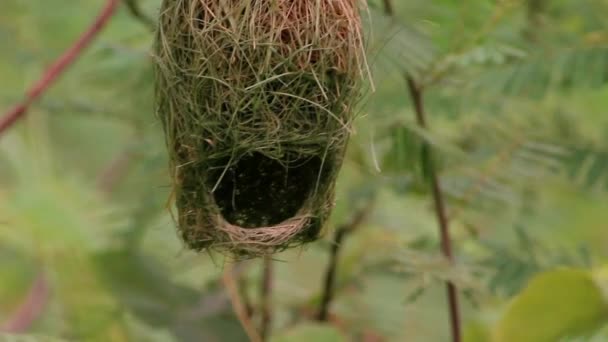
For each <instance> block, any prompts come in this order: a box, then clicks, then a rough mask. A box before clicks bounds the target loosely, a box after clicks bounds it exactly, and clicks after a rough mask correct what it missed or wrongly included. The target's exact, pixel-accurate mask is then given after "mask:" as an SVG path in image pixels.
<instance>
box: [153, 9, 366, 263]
mask: <svg viewBox="0 0 608 342" xmlns="http://www.w3.org/2000/svg"><path fill="white" fill-rule="evenodd" d="M358 1H359V0H249V1H246V0H164V1H163V3H162V6H161V10H160V22H159V28H158V32H157V36H156V42H155V65H156V110H157V114H158V116H159V117H160V119H161V122H162V125H163V128H164V132H165V137H166V141H167V148H168V151H169V156H170V170H171V175H172V178H173V187H174V191H175V198H176V209H177V210H176V215H175V219H176V221H177V225H178V228H179V232H180V235H181V237H182V238H183V240H184V241H185V243H186V244H187V246H188V247H189V248H192V249H194V250H203V249H206V248H214V249H219V250H221V251H227V252H231V253H232V254H235V255H238V256H257V255H261V254H268V253H273V252H276V251H278V250H282V249H285V248H287V247H290V246H294V245H298V244H301V243H304V242H308V241H311V240H314V239H315V238H317V236H318V235H319V233H320V231H321V229H322V227H323V226H324V224H325V222H326V221H327V219H328V217H329V215H330V212H331V209H332V207H333V202H334V186H335V181H336V176H337V174H338V172H339V170H340V168H341V165H342V161H343V156H344V152H345V149H346V145H347V141H348V138H349V135H350V133H351V125H352V122H353V119H354V117H355V114H354V113H355V110H354V107H355V104H356V102H357V101H358V100H359V94H360V85H361V80H362V78H363V76H364V75H365V74H366V71H365V70H366V64H365V59H364V58H365V57H364V51H363V39H362V36H361V21H360V17H359V3H358Z"/></svg>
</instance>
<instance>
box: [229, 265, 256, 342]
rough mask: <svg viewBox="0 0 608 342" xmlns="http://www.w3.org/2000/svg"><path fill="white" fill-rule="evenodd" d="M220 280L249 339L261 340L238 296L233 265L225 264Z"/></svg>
mask: <svg viewBox="0 0 608 342" xmlns="http://www.w3.org/2000/svg"><path fill="white" fill-rule="evenodd" d="M222 280H223V283H224V287H225V288H226V291H228V296H229V297H230V302H231V303H232V309H233V310H234V313H235V314H236V316H237V318H238V319H239V322H241V326H242V327H243V329H244V330H245V333H246V334H247V336H248V337H249V340H250V341H252V342H261V341H262V339H261V338H260V335H259V333H258V331H257V330H256V329H255V327H254V326H253V323H252V322H251V319H250V318H249V315H248V314H247V308H246V307H245V305H243V301H242V300H241V298H240V296H239V290H238V286H237V283H236V280H235V278H234V267H233V266H232V265H230V264H228V265H226V270H225V271H224V276H223V277H222Z"/></svg>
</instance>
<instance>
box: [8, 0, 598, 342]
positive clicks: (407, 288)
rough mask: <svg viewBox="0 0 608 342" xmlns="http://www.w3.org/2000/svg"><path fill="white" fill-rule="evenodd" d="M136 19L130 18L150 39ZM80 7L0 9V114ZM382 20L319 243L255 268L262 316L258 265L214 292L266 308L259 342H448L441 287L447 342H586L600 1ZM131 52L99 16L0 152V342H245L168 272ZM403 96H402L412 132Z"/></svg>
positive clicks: (442, 9) (37, 0) (593, 283)
mask: <svg viewBox="0 0 608 342" xmlns="http://www.w3.org/2000/svg"><path fill="white" fill-rule="evenodd" d="M159 4H160V0H141V1H139V5H140V6H141V10H142V12H143V15H145V16H149V17H151V18H154V16H155V15H156V13H157V10H158V7H159ZM102 5H103V1H73V0H53V1H48V0H2V1H1V3H0V113H2V111H4V110H8V109H9V108H10V107H11V106H12V105H13V104H15V103H17V102H19V101H21V99H22V98H23V95H24V93H25V92H26V91H27V89H28V88H29V87H30V86H31V85H32V84H33V83H35V82H36V80H37V79H39V78H40V77H41V75H42V74H43V73H44V71H45V69H46V68H47V67H48V66H49V65H50V64H51V63H52V61H54V60H55V59H56V58H57V57H58V56H59V55H61V54H62V53H63V51H65V50H66V49H67V48H68V47H69V46H70V45H71V44H72V43H73V42H74V41H75V40H76V39H77V37H78V36H79V35H80V34H81V33H82V32H83V31H84V30H85V29H86V28H87V27H88V25H90V23H92V22H93V20H94V18H95V17H96V16H97V14H98V12H99V10H100V8H101V7H102ZM383 5H384V3H383V2H381V1H370V2H369V11H367V12H365V13H364V14H363V16H364V17H365V22H366V27H365V30H366V33H367V35H368V38H369V39H368V50H369V57H368V58H369V62H370V65H371V68H372V73H373V84H374V86H375V91H372V87H371V84H370V85H368V87H367V88H368V91H367V92H366V96H365V98H364V100H363V101H362V104H361V110H360V111H361V115H360V118H359V119H358V120H357V122H356V133H355V135H354V136H353V138H352V140H351V144H350V147H349V151H348V158H347V160H346V163H345V165H344V167H343V170H342V172H341V174H340V177H339V180H338V195H337V199H336V201H337V206H336V208H335V210H334V213H333V216H332V222H331V224H330V226H329V227H327V228H328V229H327V233H326V234H325V236H324V238H323V239H321V240H320V241H318V242H315V243H313V244H310V245H307V246H304V247H302V248H297V249H294V250H290V251H287V252H284V253H281V254H279V255H276V256H275V257H274V261H273V263H272V264H273V271H274V272H273V275H272V282H271V283H272V291H271V293H270V297H269V299H270V303H271V305H270V306H269V307H268V306H266V307H264V305H263V303H264V300H263V299H264V298H262V296H261V293H262V289H261V287H262V286H261V279H262V276H261V275H262V261H261V260H252V261H249V262H246V263H243V264H240V265H238V266H237V267H236V269H235V271H234V272H232V273H226V274H228V275H229V277H231V281H232V282H233V283H234V284H237V285H238V290H237V291H238V300H239V301H240V302H241V304H242V305H243V306H244V307H245V308H246V309H247V311H248V312H249V314H250V319H251V323H252V324H253V325H254V326H256V327H257V326H259V324H260V321H261V319H262V318H261V317H262V316H263V312H264V311H265V308H266V309H268V308H269V310H270V313H271V316H272V322H271V337H270V340H271V341H431V342H432V341H448V340H449V339H450V337H449V336H450V329H449V320H448V309H447V303H446V297H445V289H444V288H445V285H444V282H445V281H450V282H452V283H454V284H455V285H456V286H457V287H458V289H459V294H460V304H461V305H460V309H461V314H462V328H463V330H464V340H465V341H471V342H476V341H479V342H483V341H590V340H593V341H608V300H607V298H608V297H607V296H606V294H607V293H608V268H606V266H608V234H607V229H608V115H607V113H606V111H607V110H608V20H606V16H607V14H608V1H605V0H588V1H566V0H555V1H548V0H528V1H524V0H519V1H518V0H496V1H488V0H467V1H456V0H441V1H423V0H411V1H403V0H398V1H395V2H394V10H395V13H394V16H392V17H389V16H387V15H385V14H384V13H385V10H384V8H383ZM153 37H154V35H153V33H151V31H150V29H149V27H148V26H147V25H146V21H142V20H140V19H138V18H136V17H135V16H134V15H133V14H132V12H130V11H129V10H128V7H127V6H125V5H124V4H123V5H121V6H120V7H119V9H118V11H117V13H116V14H115V15H114V17H113V18H112V19H111V21H110V23H109V24H108V26H107V27H106V29H105V30H104V31H103V32H102V33H101V35H100V36H99V37H98V38H97V39H96V40H95V42H94V44H93V45H92V46H91V47H90V48H89V49H88V50H86V52H85V53H84V54H83V56H81V58H79V60H78V62H77V63H76V64H75V65H73V66H71V67H70V69H69V70H68V71H67V72H66V73H65V74H64V75H63V76H62V77H61V79H60V80H59V82H58V83H57V84H55V85H54V86H53V87H52V89H51V90H50V91H48V92H47V93H45V95H44V96H43V98H42V99H41V100H40V101H37V102H36V103H35V104H33V105H32V106H31V107H30V108H29V111H28V115H27V116H26V117H25V118H24V119H23V120H21V121H20V122H19V123H18V124H16V125H15V126H14V127H12V128H11V129H10V130H9V131H8V132H5V133H3V134H2V136H0V331H3V333H2V334H1V335H0V336H1V337H0V340H5V339H7V340H12V339H16V338H26V337H27V338H28V339H31V340H40V341H49V340H52V341H54V340H55V339H56V340H62V339H65V340H87V341H88V340H92V341H96V340H99V341H246V340H248V338H247V335H246V334H245V332H244V330H243V328H242V327H241V324H240V323H239V320H238V319H237V316H236V315H235V314H234V310H233V305H232V302H231V298H230V295H229V293H228V292H227V291H226V290H225V286H224V282H223V281H222V279H223V278H224V280H225V278H226V277H225V273H224V272H225V270H226V268H225V262H224V261H225V260H224V258H223V257H222V256H221V255H216V254H213V253H201V254H195V253H193V252H190V251H188V250H186V249H185V247H184V246H183V245H182V243H181V242H180V240H179V238H178V235H177V233H176V229H175V226H174V224H173V221H172V219H171V216H170V215H169V208H170V206H171V202H170V198H169V197H170V192H171V189H170V180H169V176H168V167H167V163H168V162H167V156H166V150H165V145H164V138H163V137H162V130H161V127H160V124H159V122H158V121H157V119H156V117H155V115H154V112H153V80H154V77H153V73H152V64H151V58H150V47H151V45H152V41H153ZM404 75H409V76H410V77H411V78H412V79H414V80H416V82H417V83H418V84H419V85H422V86H423V96H424V105H425V109H426V112H427V116H428V118H427V120H428V123H429V127H430V128H429V129H428V130H424V129H421V128H419V127H418V125H417V124H416V119H415V113H414V110H413V107H412V101H411V99H410V94H409V92H408V87H407V83H406V81H405V76H404ZM425 146H430V149H431V151H432V156H433V161H434V164H435V165H436V171H437V175H438V177H439V178H440V181H441V184H442V189H443V196H444V199H445V201H446V206H447V216H448V220H449V223H450V229H451V235H452V240H453V242H452V244H453V249H454V254H455V262H454V263H450V262H448V261H447V260H446V259H445V258H444V257H442V254H441V252H440V243H439V238H438V228H437V218H436V216H437V215H436V212H435V209H434V207H433V196H432V191H431V189H430V187H429V185H428V184H429V182H428V181H429V176H430V175H429V170H428V168H425V167H423V163H422V162H421V158H422V157H423V156H424V155H425V153H424V147H425ZM336 239H339V240H340V244H339V246H340V247H339V248H338V250H337V252H335V254H334V256H335V257H334V258H333V262H331V260H332V258H331V257H330V256H331V255H332V248H333V247H334V246H336V244H335V243H334V242H335V241H336ZM332 265H333V266H332ZM328 273H331V274H333V275H335V283H334V285H335V286H334V292H333V297H332V300H331V303H329V306H328V309H329V315H328V316H327V318H326V319H324V320H322V321H320V320H319V319H318V316H319V310H320V307H321V306H322V305H321V302H322V298H323V295H324V293H325V292H324V291H325V290H324V288H325V285H324V284H325V281H326V280H325V279H326V278H327V274H328ZM266 299H268V298H266ZM232 300H233V301H234V296H233V298H232Z"/></svg>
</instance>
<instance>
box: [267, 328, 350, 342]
mask: <svg viewBox="0 0 608 342" xmlns="http://www.w3.org/2000/svg"><path fill="white" fill-rule="evenodd" d="M271 341H272V342H308V341H315V342H342V341H344V342H346V337H344V335H343V334H342V333H341V332H340V331H339V330H338V329H336V328H335V327H332V326H331V325H328V324H315V323H307V324H301V325H298V326H297V327H295V328H293V329H291V330H288V331H287V332H286V333H285V334H282V335H280V336H278V337H275V338H273V339H272V340H271Z"/></svg>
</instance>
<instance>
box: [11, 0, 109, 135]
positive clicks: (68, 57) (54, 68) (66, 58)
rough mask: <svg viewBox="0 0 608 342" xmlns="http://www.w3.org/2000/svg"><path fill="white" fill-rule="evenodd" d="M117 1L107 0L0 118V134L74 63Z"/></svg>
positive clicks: (104, 24) (24, 112)
mask: <svg viewBox="0 0 608 342" xmlns="http://www.w3.org/2000/svg"><path fill="white" fill-rule="evenodd" d="M119 3H120V0H107V1H106V5H105V6H104V8H103V9H102V10H101V13H100V14H99V16H98V17H97V18H96V19H95V21H94V22H93V24H92V25H91V26H90V27H89V28H88V29H87V30H86V31H85V32H84V33H83V34H82V35H81V36H80V38H78V40H77V41H76V43H74V45H72V46H71V47H70V48H69V49H68V50H67V51H66V52H65V53H64V54H63V55H62V56H61V57H59V59H58V60H57V61H55V63H53V65H51V67H50V68H48V69H47V71H46V72H45V74H44V75H43V77H42V78H41V79H40V80H39V81H38V82H37V83H36V84H35V85H34V86H33V87H32V88H31V89H30V90H29V91H28V92H27V93H26V95H25V99H24V100H23V101H22V102H21V103H19V104H17V105H16V106H15V107H13V108H12V109H11V110H9V111H8V112H7V113H6V114H5V115H4V116H2V118H0V135H1V134H2V133H4V131H6V130H7V129H8V128H9V127H11V126H12V125H13V124H14V123H15V122H17V121H18V120H19V119H21V118H22V117H23V116H24V115H25V114H26V112H27V109H28V107H29V106H30V105H31V104H32V103H34V101H36V100H37V99H38V98H39V97H40V96H41V95H42V94H44V92H45V91H46V90H47V89H48V88H49V87H50V86H51V84H53V82H54V81H55V80H56V79H57V78H58V77H59V76H60V75H61V74H62V73H63V72H64V71H65V69H67V67H69V66H70V65H72V64H73V63H74V61H75V60H76V59H77V58H78V56H80V55H81V54H82V52H83V51H84V49H85V48H86V47H87V46H88V45H89V44H90V43H91V42H92V41H93V39H94V38H95V37H96V36H97V35H98V34H99V32H101V30H102V29H103V28H104V27H105V26H106V24H107V23H108V21H109V20H110V18H111V17H112V15H113V14H114V13H115V12H116V8H117V7H118V4H119Z"/></svg>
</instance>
